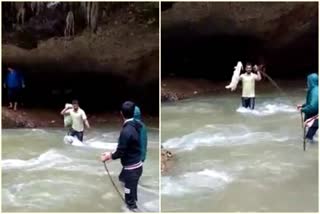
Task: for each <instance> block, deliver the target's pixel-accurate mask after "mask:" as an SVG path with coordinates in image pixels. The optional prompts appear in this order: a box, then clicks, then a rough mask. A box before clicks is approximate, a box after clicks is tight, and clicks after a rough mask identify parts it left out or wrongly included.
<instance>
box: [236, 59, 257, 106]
mask: <svg viewBox="0 0 320 214" xmlns="http://www.w3.org/2000/svg"><path fill="white" fill-rule="evenodd" d="M256 70H257V74H255V73H252V64H251V63H246V66H245V71H246V72H245V73H244V74H241V75H240V77H239V78H238V79H237V83H236V85H237V84H238V82H239V80H241V81H242V97H241V102H242V107H244V108H250V109H254V106H255V82H256V81H260V80H261V74H260V72H259V70H258V69H256ZM234 90H235V89H234Z"/></svg>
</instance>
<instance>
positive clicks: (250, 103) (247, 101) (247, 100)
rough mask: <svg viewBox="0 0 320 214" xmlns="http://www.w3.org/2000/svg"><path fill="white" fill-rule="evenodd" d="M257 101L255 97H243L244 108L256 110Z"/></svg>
mask: <svg viewBox="0 0 320 214" xmlns="http://www.w3.org/2000/svg"><path fill="white" fill-rule="evenodd" d="M255 100H256V98H254V97H241V102H242V107H245V108H250V109H254V105H255Z"/></svg>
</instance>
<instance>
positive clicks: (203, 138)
mask: <svg viewBox="0 0 320 214" xmlns="http://www.w3.org/2000/svg"><path fill="white" fill-rule="evenodd" d="M274 139H278V138H275V137H273V136H272V135H271V134H270V133H268V132H245V133H237V134H233V135H230V133H220V132H218V133H208V132H205V131H201V130H200V131H195V132H192V133H190V134H187V135H184V136H182V137H176V138H171V139H169V140H167V141H165V142H164V143H163V146H164V147H165V148H168V149H178V150H193V149H195V148H197V147H199V146H234V145H246V144H253V143H257V142H259V141H265V140H268V141H272V140H274ZM278 140H279V139H278Z"/></svg>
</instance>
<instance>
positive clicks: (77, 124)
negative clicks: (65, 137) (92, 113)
mask: <svg viewBox="0 0 320 214" xmlns="http://www.w3.org/2000/svg"><path fill="white" fill-rule="evenodd" d="M61 114H62V115H70V116H71V119H72V126H71V130H70V135H71V136H73V137H77V138H78V140H79V141H81V142H82V141H83V131H84V124H85V125H86V127H87V128H90V125H89V122H88V119H87V115H86V113H85V112H84V111H83V110H82V109H81V108H80V107H79V102H78V101H77V100H73V101H72V107H66V108H64V109H63V110H62V111H61Z"/></svg>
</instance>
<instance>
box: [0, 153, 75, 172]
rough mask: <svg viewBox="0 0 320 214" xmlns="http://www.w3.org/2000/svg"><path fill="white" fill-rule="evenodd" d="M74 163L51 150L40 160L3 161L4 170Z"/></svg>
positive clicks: (42, 155)
mask: <svg viewBox="0 0 320 214" xmlns="http://www.w3.org/2000/svg"><path fill="white" fill-rule="evenodd" d="M70 162H72V159H71V158H69V157H67V156H65V155H62V154H59V153H58V152H57V151H56V150H54V149H51V150H48V151H47V152H45V153H43V154H41V155H40V156H39V157H38V158H32V159H29V160H20V159H6V160H2V169H3V170H9V169H17V168H32V167H40V166H41V167H44V168H49V167H52V166H55V165H57V164H65V163H70Z"/></svg>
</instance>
